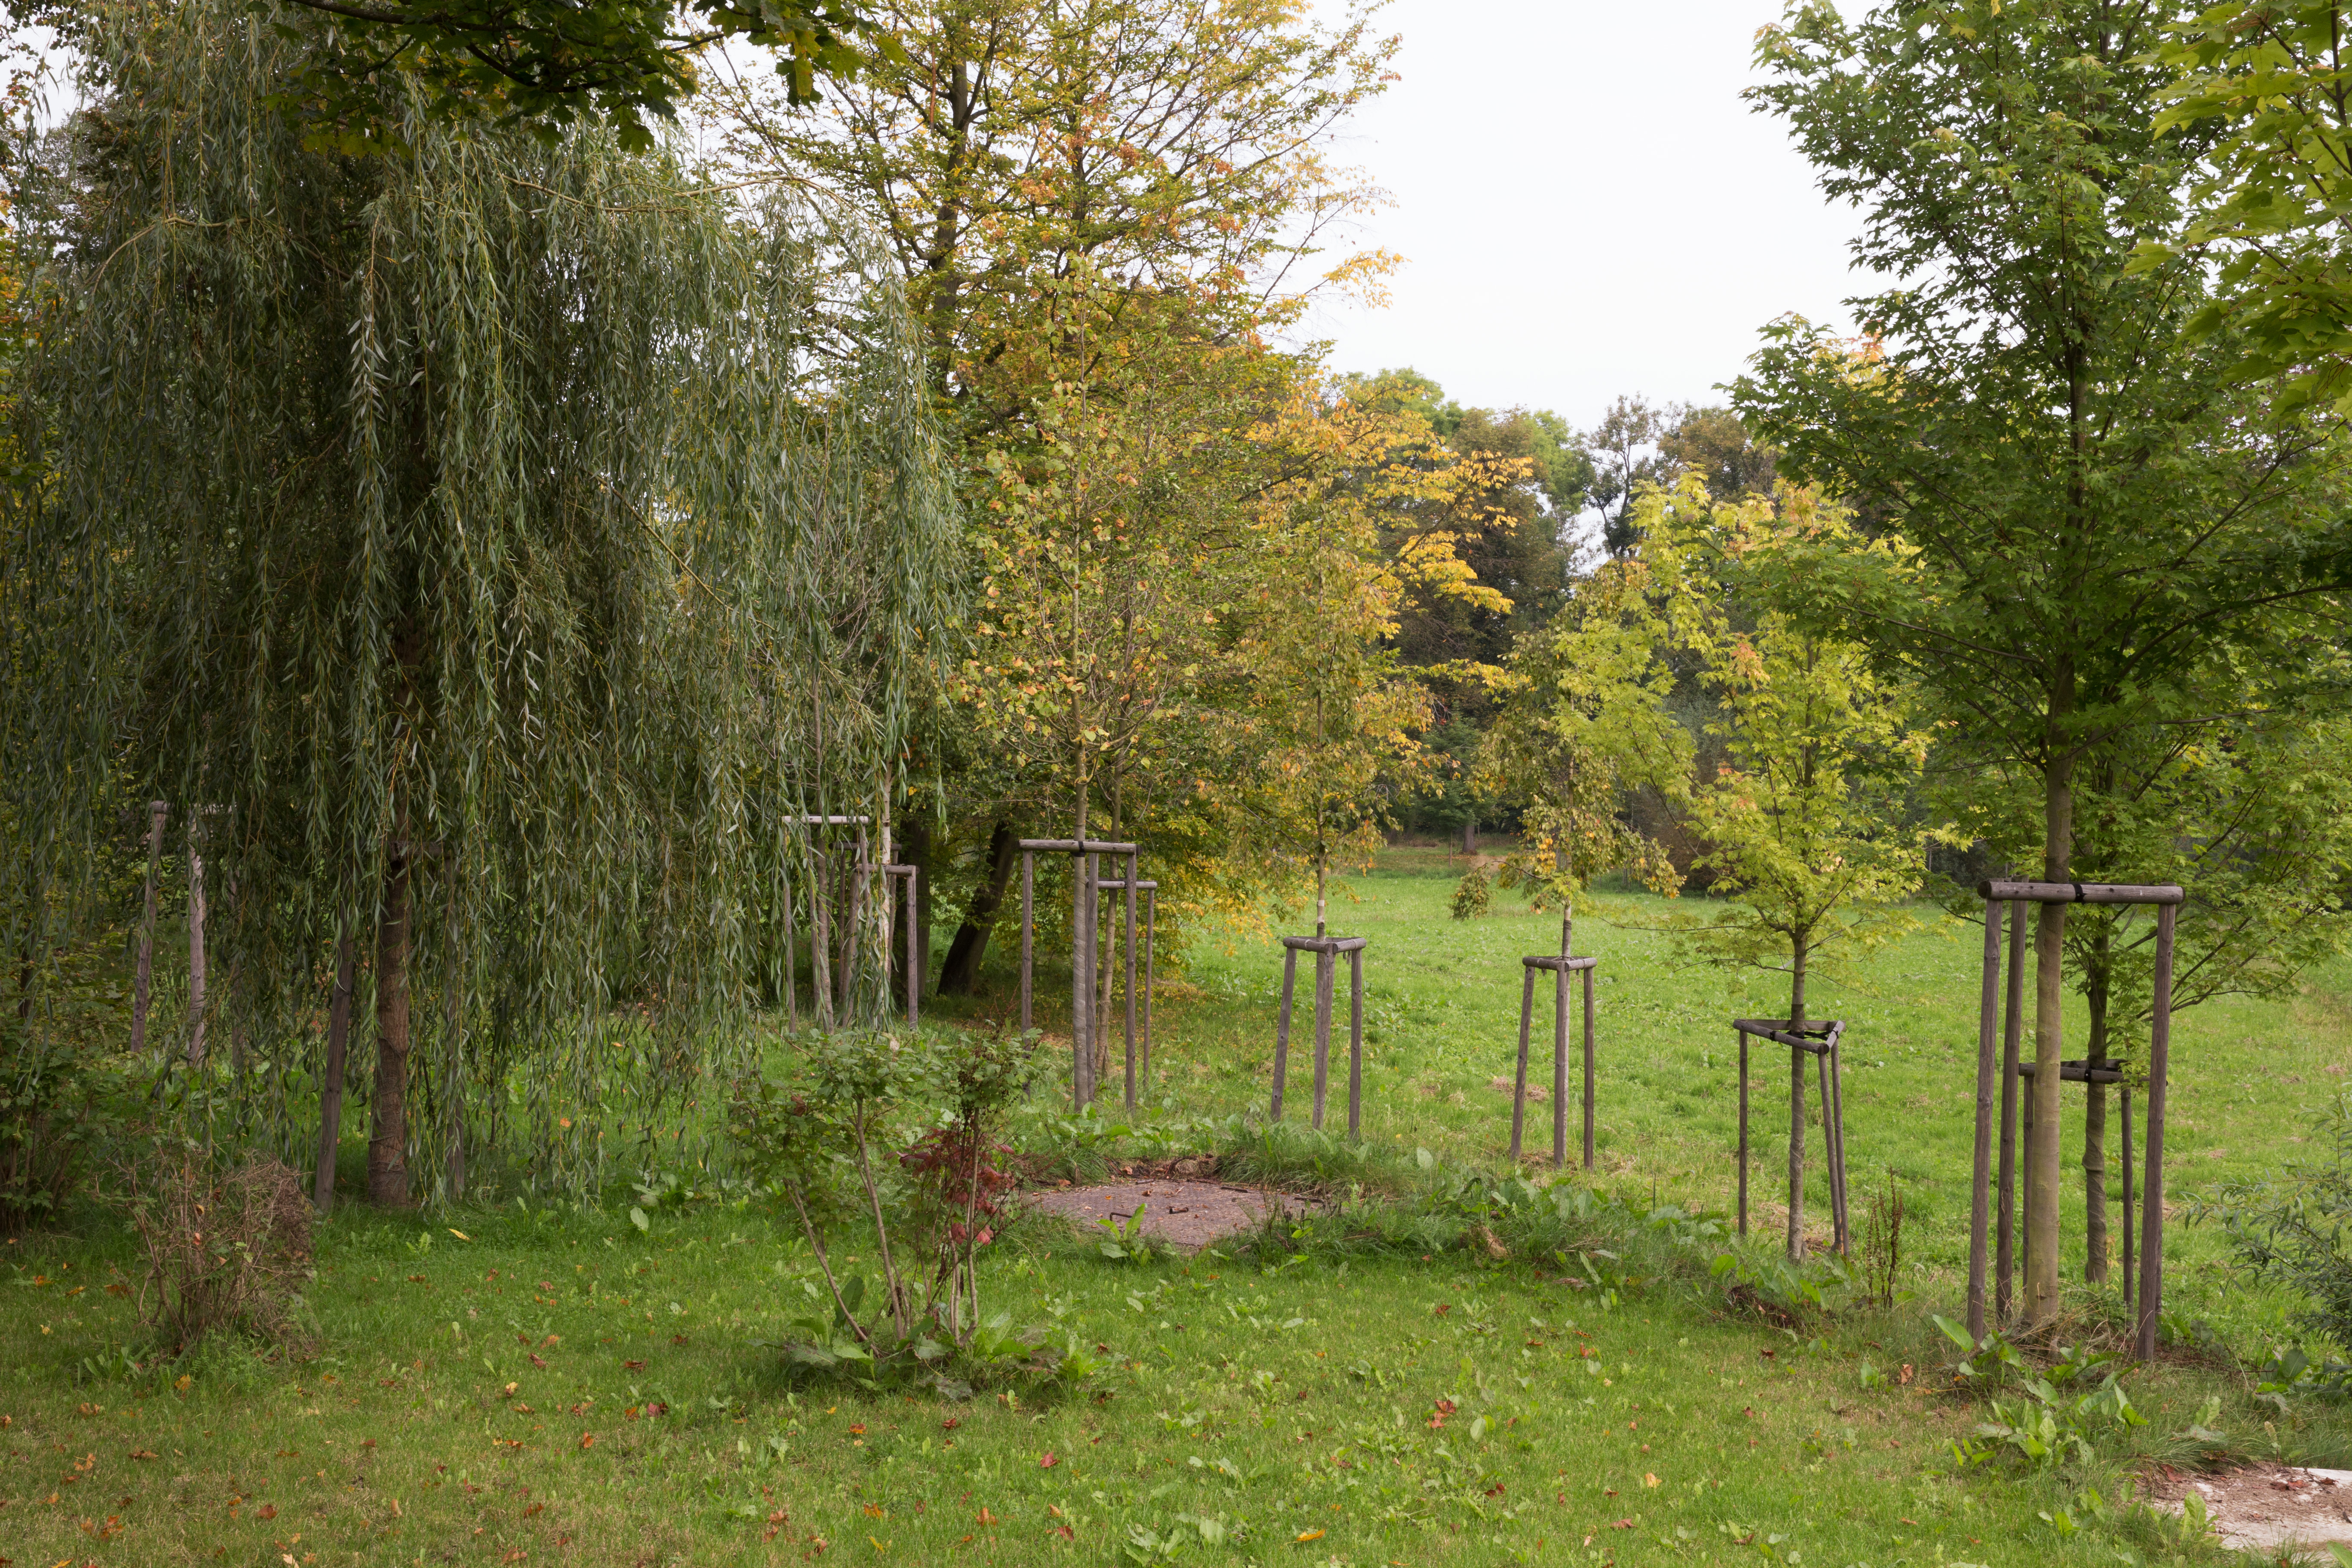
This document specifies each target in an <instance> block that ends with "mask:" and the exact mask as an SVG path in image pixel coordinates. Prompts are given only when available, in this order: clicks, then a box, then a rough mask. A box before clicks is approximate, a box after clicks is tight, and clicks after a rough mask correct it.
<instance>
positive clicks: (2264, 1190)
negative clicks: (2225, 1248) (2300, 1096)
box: [2187, 1096, 2352, 1345]
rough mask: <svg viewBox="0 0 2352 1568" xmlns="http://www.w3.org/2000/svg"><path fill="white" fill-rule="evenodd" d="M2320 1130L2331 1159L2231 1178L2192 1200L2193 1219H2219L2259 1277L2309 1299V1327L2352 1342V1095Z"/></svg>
mask: <svg viewBox="0 0 2352 1568" xmlns="http://www.w3.org/2000/svg"><path fill="white" fill-rule="evenodd" d="M2317 1131H2319V1133H2320V1134H2321V1136H2322V1137H2323V1138H2324V1139H2325V1141H2326V1147H2327V1152H2326V1155H2325V1156H2324V1157H2323V1158H2321V1159H2317V1160H2308V1161H2294V1162H2290V1163H2285V1164H2283V1165H2281V1166H2280V1167H2279V1170H2278V1172H2277V1173H2276V1174H2274V1175H2266V1176H2262V1177H2258V1178H2254V1179H2252V1180H2238V1181H2230V1182H2223V1183H2221V1184H2219V1185H2218V1186H2216V1187H2214V1188H2213V1189H2212V1190H2211V1191H2210V1194H2207V1195H2206V1196H2204V1197H2203V1198H2201V1199H2191V1200H2190V1201H2189V1204H2188V1205H2187V1210H2188V1217H2189V1221H2190V1223H2192V1224H2194V1223H2198V1222H2200V1221H2203V1220H2207V1219H2213V1218H2219V1219H2220V1220H2221V1226H2222V1229H2223V1232H2224V1233H2225V1234H2226V1235H2227V1237H2228V1238H2229V1242H2230V1247H2231V1250H2232V1251H2234V1252H2236V1253H2237V1255H2238V1256H2239V1258H2241V1259H2242V1260H2243V1261H2244V1262H2245V1263H2246V1264H2247V1265H2248V1267H2249V1268H2251V1269H2252V1271H2253V1273H2254V1274H2255V1275H2257V1276H2258V1277H2260V1278H2261V1279H2266V1280H2269V1281H2271V1282H2273V1283H2274V1284H2279V1285H2284V1286H2285V1287H2287V1288H2288V1289H2291V1290H2294V1291H2295V1292H2296V1293H2298V1294H2299V1295H2300V1296H2301V1297H2302V1298H2303V1299H2304V1300H2305V1302H2306V1305H2305V1308H2304V1310H2302V1312H2301V1313H2300V1314H2299V1316H2300V1320H2301V1323H2302V1326H2303V1327H2305V1328H2306V1329H2308V1330H2310V1331H2312V1332H2313V1333H2314V1334H2315V1335H2318V1336H2320V1337H2322V1338H2324V1339H2326V1340H2328V1341H2330V1342H2334V1343H2336V1344H2339V1345H2344V1344H2352V1234H2347V1227H2352V1097H2347V1096H2339V1097H2338V1098H2337V1099H2336V1100H2335V1102H2334V1103H2333V1104H2331V1105H2330V1106H2329V1107H2328V1109H2327V1110H2326V1113H2325V1115H2324V1117H2323V1119H2322V1121H2321V1124H2320V1126H2319V1128H2318V1129H2317Z"/></svg>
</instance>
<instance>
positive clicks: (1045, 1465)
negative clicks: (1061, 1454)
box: [1037, 1454, 1061, 1470]
mask: <svg viewBox="0 0 2352 1568" xmlns="http://www.w3.org/2000/svg"><path fill="white" fill-rule="evenodd" d="M1060 1463H1061V1461H1060V1460H1059V1459H1056V1458H1054V1456H1053V1455H1051V1454H1042V1455H1040V1456H1038V1458H1037V1468H1039V1469H1041V1470H1050V1469H1052V1468H1054V1467H1055V1465H1058V1464H1060Z"/></svg>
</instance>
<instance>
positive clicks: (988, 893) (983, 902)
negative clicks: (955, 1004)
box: [940, 822, 1021, 996]
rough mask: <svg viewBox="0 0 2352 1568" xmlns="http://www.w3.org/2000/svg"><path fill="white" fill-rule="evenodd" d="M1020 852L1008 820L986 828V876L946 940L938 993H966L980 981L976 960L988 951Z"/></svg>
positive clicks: (953, 994) (958, 994)
mask: <svg viewBox="0 0 2352 1568" xmlns="http://www.w3.org/2000/svg"><path fill="white" fill-rule="evenodd" d="M1020 852H1021V846H1020V838H1019V837H1018V836H1017V835H1016V834H1015V833H1014V832H1013V825H1012V824H1011V823H1009V822H999V823H997V824H996V825H995V826H993V827H991V828H990V829H989V831H988V876H987V879H986V880H984V881H983V882H982V884H981V887H980V891H979V892H978V893H976V894H975V895H974V896H973V898H972V900H971V908H970V909H969V910H965V911H964V917H963V923H962V924H961V925H960V926H958V927H957V928H956V933H955V940H954V941H952V942H949V943H948V956H947V959H946V962H944V963H941V964H940V995H942V996H969V995H971V994H972V992H973V991H974V990H975V989H977V988H978V986H979V984H980V961H981V959H982V956H983V955H984V954H985V953H986V952H987V951H988V937H989V932H990V931H992V930H993V929H994V928H995V925H996V911H997V910H1000V909H1002V908H1003V907H1004V891H1005V889H1006V888H1007V887H1009V886H1010V885H1011V883H1012V881H1013V862H1014V861H1015V860H1016V859H1018V858H1019V857H1020Z"/></svg>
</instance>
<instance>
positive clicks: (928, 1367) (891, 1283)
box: [730, 1031, 1067, 1394]
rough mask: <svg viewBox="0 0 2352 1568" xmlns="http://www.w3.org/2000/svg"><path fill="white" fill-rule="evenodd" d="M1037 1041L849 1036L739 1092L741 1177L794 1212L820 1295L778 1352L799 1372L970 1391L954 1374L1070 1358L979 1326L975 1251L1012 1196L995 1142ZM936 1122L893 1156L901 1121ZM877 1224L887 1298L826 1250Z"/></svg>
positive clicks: (734, 1125) (1051, 1365) (998, 1327)
mask: <svg viewBox="0 0 2352 1568" xmlns="http://www.w3.org/2000/svg"><path fill="white" fill-rule="evenodd" d="M1036 1047H1037V1036H1036V1034H1035V1033H1034V1031H1032V1032H1031V1033H1029V1034H1026V1035H1019V1036H1015V1035H1009V1034H1001V1033H1000V1034H984V1033H971V1032H965V1031H957V1032H956V1033H954V1034H952V1035H949V1036H944V1037H937V1038H934V1039H932V1040H929V1041H927V1042H924V1043H922V1044H919V1045H918V1044H915V1043H912V1042H908V1041H902V1040H901V1039H900V1038H899V1037H897V1036H894V1035H889V1034H876V1033H866V1032H844V1033H841V1034H837V1035H832V1036H828V1037H824V1038H822V1039H820V1040H819V1041H818V1043H817V1044H816V1046H815V1047H814V1050H813V1051H812V1053H811V1055H810V1057H809V1059H808V1062H807V1065H806V1067H805V1068H804V1069H803V1071H802V1073H801V1074H800V1075H798V1076H797V1077H796V1078H795V1079H792V1080H789V1081H781V1082H780V1081H777V1080H774V1079H767V1078H759V1079H745V1080H744V1081H742V1082H741V1083H740V1084H738V1085H737V1087H736V1090H735V1094H734V1099H733V1103H732V1108H731V1115H730V1131H731V1134H732V1137H733V1139H734V1142H735V1144H736V1147H737V1149H738V1151H739V1152H740V1155H741V1158H742V1162H743V1163H744V1165H745V1166H746V1167H747V1168H749V1169H751V1170H752V1171H755V1172H756V1173H758V1174H759V1176H760V1177H761V1180H762V1181H763V1182H764V1183H765V1184H767V1185H768V1186H769V1187H770V1188H771V1189H772V1190H773V1191H774V1192H775V1193H777V1194H779V1195H780V1196H782V1198H783V1199H784V1200H785V1201H786V1202H787V1203H789V1204H790V1205H792V1209H793V1214H794V1215H795V1216H796V1217H797V1218H798V1219H799V1221H800V1224H801V1229H802V1232H803V1235H804V1236H805V1237H807V1239H808V1244H809V1248H810V1250H811V1252H812V1253H814V1256H815V1258H816V1262H817V1267H818V1268H819V1269H820V1270H821V1271H822V1272H823V1274H824V1285H825V1288H824V1290H823V1291H818V1290H816V1289H815V1287H814V1284H811V1285H810V1286H809V1287H808V1289H809V1292H810V1297H811V1299H810V1301H809V1302H808V1303H807V1307H806V1310H801V1311H800V1312H798V1313H797V1315H795V1316H794V1317H793V1318H792V1320H791V1328H792V1330H793V1338H791V1339H788V1340H787V1341H786V1342H785V1343H784V1346H783V1348H784V1351H785V1353H786V1355H787V1356H788V1357H789V1358H790V1359H792V1360H793V1362H794V1363H797V1364H800V1365H803V1366H807V1367H813V1368H817V1369H821V1370H822V1369H831V1368H835V1367H839V1366H845V1365H846V1366H855V1367H857V1368H858V1369H860V1371H861V1375H867V1376H874V1377H879V1376H882V1375H884V1374H886V1373H887V1374H891V1375H904V1376H909V1377H914V1378H919V1379H922V1380H925V1381H929V1382H931V1383H933V1384H936V1385H937V1386H939V1387H940V1389H941V1391H942V1392H956V1393H959V1394H961V1393H968V1392H969V1387H968V1385H967V1384H963V1383H962V1382H961V1380H957V1379H950V1378H948V1377H947V1376H946V1373H945V1370H944V1369H945V1367H946V1366H947V1364H948V1363H950V1360H951V1358H952V1357H953V1356H954V1355H955V1354H957V1353H958V1352H961V1353H962V1354H963V1355H964V1356H965V1357H966V1358H968V1359H969V1360H971V1361H972V1362H976V1363H982V1364H986V1363H1012V1362H1023V1363H1025V1364H1028V1365H1030V1366H1032V1367H1033V1368H1035V1369H1037V1370H1045V1371H1053V1370H1055V1369H1056V1368H1057V1367H1060V1366H1061V1363H1063V1362H1064V1361H1066V1360H1067V1358H1066V1357H1057V1356H1055V1355H1053V1354H1052V1353H1050V1352H1045V1353H1033V1352H1034V1350H1035V1347H1034V1343H1033V1342H1031V1341H1029V1340H1025V1339H1024V1338H1022V1337H1021V1336H1018V1335H1015V1334H1013V1332H1012V1331H1011V1330H1010V1329H1009V1328H1008V1327H1007V1321H1006V1320H1005V1319H1004V1318H1003V1316H1001V1315H1000V1316H998V1317H995V1318H989V1319H983V1318H982V1313H981V1305H980V1279H979V1273H978V1270H977V1269H976V1268H974V1267H973V1259H974V1257H975V1255H976V1254H977V1253H978V1251H979V1249H980V1248H981V1247H985V1246H987V1245H989V1244H990V1242H992V1240H994V1239H995V1237H996V1234H997V1229H998V1227H999V1226H1000V1224H1001V1222H1002V1219H1003V1207H1004V1200H1005V1199H1006V1197H1007V1196H1008V1195H1009V1193H1010V1189H1011V1188H1012V1186H1013V1173H1012V1172H1011V1171H1010V1170H1009V1169H1008V1168H1007V1165H1006V1163H1005V1156H1006V1155H1008V1154H1009V1153H1011V1152H1012V1151H1011V1150H1010V1149H1008V1148H1007V1147H1006V1146H1005V1145H1004V1144H1003V1142H1001V1141H1000V1138H999V1134H1000V1132H1001V1131H1002V1129H1003V1121H1004V1116H1005V1112H1006V1110H1007V1108H1008V1107H1009V1105H1010V1104H1011V1103H1012V1101H1013V1100H1014V1098H1015V1097H1017V1096H1018V1095H1019V1094H1020V1092H1021V1090H1022V1089H1023V1087H1024V1085H1025V1084H1026V1083H1027V1082H1028V1079H1029V1074H1030V1071H1031V1063H1032V1059H1033V1058H1034V1055H1035V1052H1036ZM927 1104H928V1105H931V1106H936V1108H937V1114H936V1115H935V1116H933V1117H931V1118H929V1121H928V1125H927V1127H926V1129H925V1131H921V1132H920V1133H918V1134H915V1135H913V1136H911V1137H910V1138H908V1141H907V1142H904V1143H903V1144H902V1143H901V1142H899V1139H900V1137H901V1136H902V1134H901V1133H900V1132H899V1131H898V1122H899V1120H900V1119H901V1117H902V1116H904V1115H906V1114H907V1113H908V1112H909V1111H910V1110H913V1109H916V1108H918V1107H920V1106H924V1105H927ZM860 1221H862V1222H864V1223H866V1224H869V1225H871V1226H873V1230H874V1236H875V1243H876V1247H875V1251H876V1257H877V1261H878V1262H879V1263H880V1265H881V1268H882V1280H881V1289H880V1292H879V1297H880V1299H879V1300H878V1301H876V1300H869V1299H868V1298H869V1295H871V1294H872V1293H871V1292H869V1291H868V1289H867V1288H866V1279H864V1277H863V1276H860V1275H848V1276H845V1275H844V1274H843V1273H842V1272H841V1271H840V1270H839V1269H838V1268H835V1263H834V1259H833V1255H832V1253H831V1251H830V1250H829V1249H828V1247H827V1246H826V1238H827V1237H828V1235H829V1234H831V1233H832V1232H834V1231H835V1230H836V1229H838V1228H839V1227H840V1226H843V1225H845V1224H850V1223H856V1222H860Z"/></svg>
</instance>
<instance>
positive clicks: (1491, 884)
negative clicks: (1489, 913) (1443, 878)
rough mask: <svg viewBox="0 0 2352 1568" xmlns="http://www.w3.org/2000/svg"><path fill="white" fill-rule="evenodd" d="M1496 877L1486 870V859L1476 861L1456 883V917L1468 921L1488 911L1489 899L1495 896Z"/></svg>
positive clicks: (1458, 919)
mask: <svg viewBox="0 0 2352 1568" xmlns="http://www.w3.org/2000/svg"><path fill="white" fill-rule="evenodd" d="M1494 889H1495V879H1494V878H1493V877H1491V876H1489V875H1488V874H1487V871H1486V862H1485V861H1483V860H1481V861H1477V862H1475V863H1474V864H1473V865H1472V866H1471V868H1470V869H1468V870H1467V871H1465V872H1463V873H1462V879H1461V880H1460V881H1458V882H1456V883H1454V919H1455V920H1457V921H1466V920H1470V919H1473V918H1474V917H1475V916H1478V915H1483V914H1485V913H1486V904H1487V901H1488V900H1490V899H1492V898H1493V896H1494Z"/></svg>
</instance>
